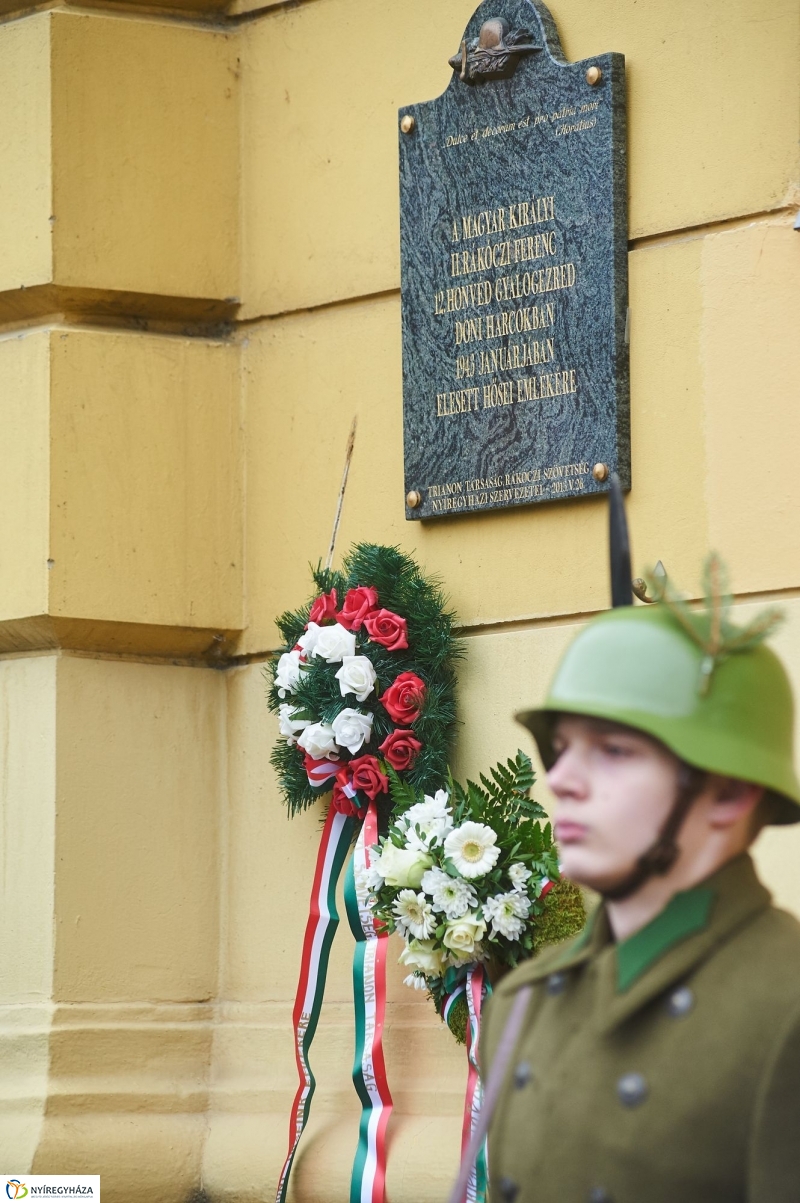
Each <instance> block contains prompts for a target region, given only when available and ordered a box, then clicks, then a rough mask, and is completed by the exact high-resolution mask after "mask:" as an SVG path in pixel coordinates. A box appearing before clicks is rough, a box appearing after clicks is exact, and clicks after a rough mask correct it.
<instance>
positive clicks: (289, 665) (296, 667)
mask: <svg viewBox="0 0 800 1203" xmlns="http://www.w3.org/2000/svg"><path fill="white" fill-rule="evenodd" d="M300 666H301V660H300V653H299V652H295V651H291V652H284V653H283V655H282V656H281V658H280V660H279V661H278V669H277V672H276V673H275V684H276V685H277V686H278V693H279V694H280V696H281V697H282V698H285V697H286V691H287V690H288V691H289V693H294V691H295V688H296V686H297V682H298V681H299V680H300Z"/></svg>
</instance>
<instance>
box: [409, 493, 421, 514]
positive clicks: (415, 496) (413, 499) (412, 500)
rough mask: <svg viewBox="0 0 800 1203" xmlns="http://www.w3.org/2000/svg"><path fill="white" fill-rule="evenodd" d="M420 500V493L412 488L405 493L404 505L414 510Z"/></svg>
mask: <svg viewBox="0 0 800 1203" xmlns="http://www.w3.org/2000/svg"><path fill="white" fill-rule="evenodd" d="M421 501H422V494H421V493H419V492H418V491H417V490H416V489H412V490H411V492H410V493H406V505H407V506H408V508H409V509H410V510H415V509H416V508H417V506H418V505H419V504H420V502H421Z"/></svg>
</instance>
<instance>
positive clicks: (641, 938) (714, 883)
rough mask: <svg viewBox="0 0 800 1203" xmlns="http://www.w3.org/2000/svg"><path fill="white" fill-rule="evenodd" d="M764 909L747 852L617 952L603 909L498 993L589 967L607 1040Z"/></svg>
mask: <svg viewBox="0 0 800 1203" xmlns="http://www.w3.org/2000/svg"><path fill="white" fill-rule="evenodd" d="M769 904H770V893H769V891H768V890H767V889H765V887H764V886H763V885H762V884H761V882H760V881H759V880H758V878H757V877H756V873H755V869H754V867H753V862H752V860H751V858H750V856H749V855H748V854H747V853H744V854H742V855H741V856H738V857H736V858H735V859H734V860H732V861H729V862H728V864H727V865H724V866H723V867H722V868H721V869H719V870H718V871H717V872H716V873H715V874H714V875H713V876H712V877H709V878H708V879H707V880H706V881H705V882H703V883H701V885H699V886H697V887H695V888H694V889H691V890H686V891H684V892H683V893H681V894H677V895H675V897H674V898H673V899H672V900H671V901H670V903H669V904H668V905H667V906H666V907H665V908H664V910H663V911H662V912H661V914H659V915H657V916H656V918H655V919H653V920H652V921H651V922H650V923H648V925H647V926H646V927H644V928H642V930H641V931H639V932H637V933H636V934H635V935H633V936H631V937H630V939H628V940H625V941H624V942H623V943H622V944H620V945H617V944H614V942H613V939H612V936H611V930H610V927H609V924H608V918H607V915H606V912H605V907H604V906H602V905H601V906H599V907H598V908H597V909H596V910H595V911H594V912H593V914H592V915H591V916H590V918H589V921H588V922H587V925H586V927H585V928H584V930H583V931H582V932H581V933H580V935H579V936H577V937H576V938H575V939H573V940H571V941H570V942H569V943H568V944H566V945H565V946H564V947H563V948H559V949H554V950H553V952H552V953H550V954H548V955H546V956H542V957H541V958H540V957H537V958H536V959H535V960H533V961H530V962H528V963H527V964H525V965H523V966H521V967H520V969H519V970H517V972H516V973H515V974H514V975H513V977H512V978H508V979H506V980H505V981H504V982H501V983H500V986H499V987H498V989H499V991H500V992H501V993H507V992H512V991H514V990H516V989H518V988H519V987H520V986H522V985H525V984H526V983H530V982H537V981H542V980H543V979H545V978H547V977H549V976H550V975H551V974H552V973H555V972H558V973H562V972H564V973H569V972H571V971H573V970H577V969H578V968H579V967H580V966H582V965H586V964H588V963H589V962H594V963H595V965H596V969H597V973H598V991H597V1008H596V1013H595V1020H596V1024H597V1027H598V1029H599V1031H600V1032H601V1033H608V1032H611V1031H613V1030H614V1029H615V1028H616V1027H618V1025H619V1024H621V1023H623V1022H624V1021H625V1020H626V1019H628V1018H629V1017H630V1016H631V1015H633V1014H635V1013H636V1012H637V1011H639V1010H640V1009H641V1008H642V1007H644V1006H645V1005H646V1004H647V1003H649V1002H651V1001H652V1000H653V999H654V998H656V997H658V995H660V994H662V993H663V992H664V991H666V990H667V989H669V987H670V986H671V985H673V984H675V983H676V982H678V981H680V980H681V979H682V978H684V977H686V976H687V975H688V974H689V973H690V972H691V971H692V970H693V969H694V968H695V967H696V966H697V965H698V964H699V963H700V962H702V961H704V960H705V959H706V958H707V957H709V956H710V955H711V954H712V952H713V951H714V950H715V949H716V948H717V947H718V946H719V945H720V944H722V943H724V942H725V941H726V940H727V939H728V938H729V937H730V936H731V935H732V934H733V933H734V932H735V931H736V930H737V929H738V928H739V927H741V926H743V925H744V924H745V923H747V922H749V921H750V920H751V919H753V918H755V916H756V915H757V914H759V913H760V912H761V911H763V910H765V909H766V908H767V907H768V906H769Z"/></svg>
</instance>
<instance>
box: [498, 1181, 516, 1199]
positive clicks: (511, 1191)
mask: <svg viewBox="0 0 800 1203" xmlns="http://www.w3.org/2000/svg"><path fill="white" fill-rule="evenodd" d="M497 1185H498V1186H499V1188H500V1198H501V1199H502V1200H503V1203H514V1200H515V1199H516V1197H517V1195H518V1194H519V1183H518V1182H515V1181H514V1179H513V1178H501V1179H500V1181H499V1182H498V1184H497Z"/></svg>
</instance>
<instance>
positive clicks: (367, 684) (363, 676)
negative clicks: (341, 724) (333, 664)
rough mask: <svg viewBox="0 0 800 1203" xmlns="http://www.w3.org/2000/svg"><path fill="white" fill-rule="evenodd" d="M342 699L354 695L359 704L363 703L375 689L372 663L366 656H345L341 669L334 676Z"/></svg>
mask: <svg viewBox="0 0 800 1203" xmlns="http://www.w3.org/2000/svg"><path fill="white" fill-rule="evenodd" d="M336 680H337V681H338V682H339V688H340V690H341V691H342V697H346V696H347V694H348V693H354V694H355V695H356V698H357V699H358V701H359V702H363V701H364V699H365V698H367V697H368V696H369V695H370V694H371V693H372V690H373V689H374V687H375V682H376V680H377V673H376V672H375V669H374V668H373V667H372V661H371V660H369V659H368V658H367V657H366V656H345V657H343V659H342V667H341V668H340V669H339V671H338V673H337V674H336Z"/></svg>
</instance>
